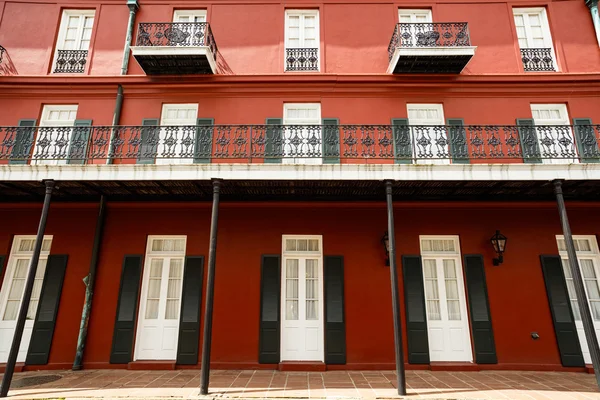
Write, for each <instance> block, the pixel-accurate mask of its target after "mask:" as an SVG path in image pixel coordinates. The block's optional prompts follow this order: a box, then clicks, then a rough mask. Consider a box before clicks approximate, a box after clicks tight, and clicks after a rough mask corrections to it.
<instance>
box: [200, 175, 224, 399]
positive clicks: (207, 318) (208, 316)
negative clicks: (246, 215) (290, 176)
mask: <svg viewBox="0 0 600 400" xmlns="http://www.w3.org/2000/svg"><path fill="white" fill-rule="evenodd" d="M212 183H213V205H212V216H211V219H210V247H209V249H208V277H207V279H206V306H205V308H204V334H203V336H202V367H201V371H200V394H208V383H209V380H210V345H211V342H212V314H213V302H214V297H215V259H216V258H217V228H218V225H219V194H220V190H221V181H220V180H218V179H213V182H212Z"/></svg>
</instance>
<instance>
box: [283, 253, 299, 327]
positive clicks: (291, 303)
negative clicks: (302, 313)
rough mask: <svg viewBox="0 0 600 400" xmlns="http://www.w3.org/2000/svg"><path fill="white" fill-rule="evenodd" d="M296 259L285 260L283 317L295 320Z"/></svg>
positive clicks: (296, 291)
mask: <svg viewBox="0 0 600 400" xmlns="http://www.w3.org/2000/svg"><path fill="white" fill-rule="evenodd" d="M298 261H299V260H298V259H287V260H286V262H285V319H287V320H297V319H298V318H299V315H298V269H299V265H298V264H299V262H298Z"/></svg>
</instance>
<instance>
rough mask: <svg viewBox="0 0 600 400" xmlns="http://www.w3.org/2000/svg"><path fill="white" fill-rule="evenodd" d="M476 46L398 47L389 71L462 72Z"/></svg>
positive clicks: (417, 72) (401, 72)
mask: <svg viewBox="0 0 600 400" xmlns="http://www.w3.org/2000/svg"><path fill="white" fill-rule="evenodd" d="M475 49H476V47H474V46H471V47H423V48H401V47H398V48H396V51H395V52H394V55H393V57H392V59H391V60H390V65H389V67H388V73H394V74H406V73H413V74H460V72H461V71H462V70H463V69H464V68H465V66H466V65H467V64H468V63H469V61H470V60H471V58H472V57H473V55H474V54H475Z"/></svg>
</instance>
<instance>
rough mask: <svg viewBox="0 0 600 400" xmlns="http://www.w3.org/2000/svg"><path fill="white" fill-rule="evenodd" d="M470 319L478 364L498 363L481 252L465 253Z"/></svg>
mask: <svg viewBox="0 0 600 400" xmlns="http://www.w3.org/2000/svg"><path fill="white" fill-rule="evenodd" d="M465 275H466V279H467V295H468V298H469V319H470V320H471V334H472V335H473V345H474V347H475V362H476V363H477V364H497V363H498V357H497V356H496V343H495V341H494V330H493V329H492V317H491V314H490V306H489V303H488V292H487V283H486V281H485V268H484V266H483V256H482V255H481V254H469V255H465Z"/></svg>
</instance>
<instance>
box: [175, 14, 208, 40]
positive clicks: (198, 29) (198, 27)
mask: <svg viewBox="0 0 600 400" xmlns="http://www.w3.org/2000/svg"><path fill="white" fill-rule="evenodd" d="M173 22H185V23H192V22H206V10H175V12H174V13H173ZM179 29H182V30H184V31H185V32H186V33H189V34H190V39H189V40H187V41H185V42H184V43H185V44H188V45H190V44H191V45H192V46H204V45H205V33H206V27H205V26H204V24H190V25H189V26H186V27H184V26H182V25H180V26H179Z"/></svg>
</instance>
